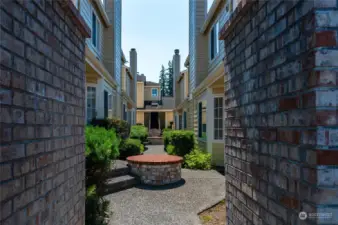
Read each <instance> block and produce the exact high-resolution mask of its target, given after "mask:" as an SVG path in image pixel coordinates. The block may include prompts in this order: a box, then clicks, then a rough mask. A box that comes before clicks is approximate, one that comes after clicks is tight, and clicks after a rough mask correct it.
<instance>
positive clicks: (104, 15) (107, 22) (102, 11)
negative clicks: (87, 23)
mask: <svg viewBox="0 0 338 225" xmlns="http://www.w3.org/2000/svg"><path fill="white" fill-rule="evenodd" d="M93 2H94V3H95V4H96V6H97V8H98V10H99V12H100V14H101V17H102V19H103V22H104V24H105V26H106V27H110V26H111V25H112V24H111V23H110V20H109V18H108V15H107V13H106V10H105V9H104V8H103V5H102V3H101V0H93Z"/></svg>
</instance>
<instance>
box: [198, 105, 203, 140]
mask: <svg viewBox="0 0 338 225" xmlns="http://www.w3.org/2000/svg"><path fill="white" fill-rule="evenodd" d="M202 129H203V128H202V102H200V103H198V137H202V132H203V131H202Z"/></svg>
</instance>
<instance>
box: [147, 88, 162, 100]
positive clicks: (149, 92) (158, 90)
mask: <svg viewBox="0 0 338 225" xmlns="http://www.w3.org/2000/svg"><path fill="white" fill-rule="evenodd" d="M153 88H156V89H157V93H158V95H157V97H153V96H152V95H151V90H152V89H153ZM159 100H161V96H160V88H159V87H147V86H146V87H144V101H159Z"/></svg>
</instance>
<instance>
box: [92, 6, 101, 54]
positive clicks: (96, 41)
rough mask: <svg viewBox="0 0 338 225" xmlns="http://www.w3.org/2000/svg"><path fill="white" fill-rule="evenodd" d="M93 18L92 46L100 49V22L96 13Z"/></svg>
mask: <svg viewBox="0 0 338 225" xmlns="http://www.w3.org/2000/svg"><path fill="white" fill-rule="evenodd" d="M92 17H93V18H92V44H93V45H94V46H95V47H96V48H98V47H99V46H100V22H99V20H98V19H97V17H96V15H95V13H94V12H93V16H92Z"/></svg>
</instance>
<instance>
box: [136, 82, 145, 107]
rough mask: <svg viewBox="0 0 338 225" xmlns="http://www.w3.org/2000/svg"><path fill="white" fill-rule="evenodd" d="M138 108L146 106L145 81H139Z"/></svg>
mask: <svg viewBox="0 0 338 225" xmlns="http://www.w3.org/2000/svg"><path fill="white" fill-rule="evenodd" d="M136 106H137V108H144V83H143V82H138V83H137V104H136Z"/></svg>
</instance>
